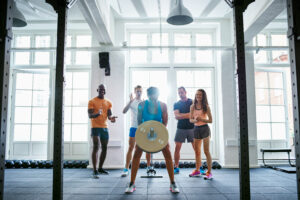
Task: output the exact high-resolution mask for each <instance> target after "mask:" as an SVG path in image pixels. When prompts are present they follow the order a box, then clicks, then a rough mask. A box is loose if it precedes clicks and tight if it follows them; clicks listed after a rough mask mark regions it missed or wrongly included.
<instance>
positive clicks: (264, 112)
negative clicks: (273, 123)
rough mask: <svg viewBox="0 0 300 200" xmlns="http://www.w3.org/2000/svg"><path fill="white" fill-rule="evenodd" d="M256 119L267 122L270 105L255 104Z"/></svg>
mask: <svg viewBox="0 0 300 200" xmlns="http://www.w3.org/2000/svg"><path fill="white" fill-rule="evenodd" d="M256 121H257V122H269V121H270V107H269V106H256Z"/></svg>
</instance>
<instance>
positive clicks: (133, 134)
mask: <svg viewBox="0 0 300 200" xmlns="http://www.w3.org/2000/svg"><path fill="white" fill-rule="evenodd" d="M136 130H137V128H134V127H131V128H130V130H129V137H135V132H136Z"/></svg>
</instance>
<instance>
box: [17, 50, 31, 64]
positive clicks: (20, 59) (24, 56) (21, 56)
mask: <svg viewBox="0 0 300 200" xmlns="http://www.w3.org/2000/svg"><path fill="white" fill-rule="evenodd" d="M29 57H30V53H29V52H15V65H29Z"/></svg>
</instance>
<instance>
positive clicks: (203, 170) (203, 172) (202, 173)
mask: <svg viewBox="0 0 300 200" xmlns="http://www.w3.org/2000/svg"><path fill="white" fill-rule="evenodd" d="M200 174H201V175H206V171H205V169H204V168H203V167H202V166H201V167H200Z"/></svg>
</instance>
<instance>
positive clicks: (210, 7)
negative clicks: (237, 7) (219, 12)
mask: <svg viewBox="0 0 300 200" xmlns="http://www.w3.org/2000/svg"><path fill="white" fill-rule="evenodd" d="M220 2H221V0H211V1H209V3H208V4H207V5H206V7H205V8H204V9H203V11H202V13H201V14H200V16H199V17H207V16H208V15H209V14H210V13H211V11H213V9H214V8H215V7H216V6H217V5H218V4H219V3H220Z"/></svg>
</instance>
